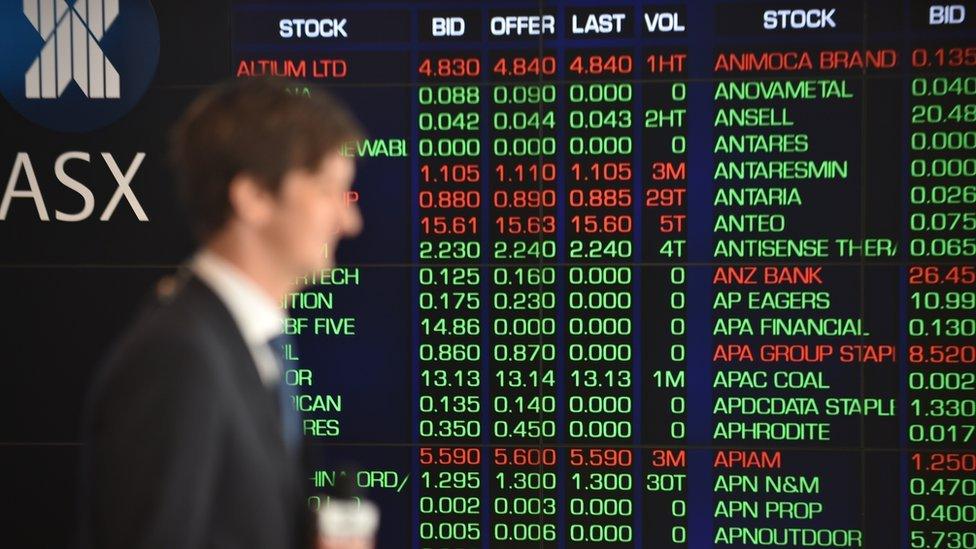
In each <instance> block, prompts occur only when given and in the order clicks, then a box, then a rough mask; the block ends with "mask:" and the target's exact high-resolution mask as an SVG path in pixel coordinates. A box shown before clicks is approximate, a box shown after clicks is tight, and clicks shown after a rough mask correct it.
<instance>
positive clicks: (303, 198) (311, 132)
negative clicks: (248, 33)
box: [172, 79, 362, 274]
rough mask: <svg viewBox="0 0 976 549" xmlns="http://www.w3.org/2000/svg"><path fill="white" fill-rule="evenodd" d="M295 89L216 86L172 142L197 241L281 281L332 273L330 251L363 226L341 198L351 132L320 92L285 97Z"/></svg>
mask: <svg viewBox="0 0 976 549" xmlns="http://www.w3.org/2000/svg"><path fill="white" fill-rule="evenodd" d="M297 86H300V84H296V83H295V82H290V81H287V80H281V79H278V80H270V79H252V80H238V81H233V82H229V83H226V84H222V85H219V86H216V87H214V88H212V89H210V90H208V91H207V92H206V93H204V94H203V95H201V96H200V97H199V98H198V99H197V100H196V101H194V103H193V104H192V105H191V106H190V107H189V109H187V111H186V113H184V115H183V116H182V118H181V119H180V120H179V121H178V122H177V124H176V127H175V128H174V131H173V136H172V137H173V139H172V155H173V161H174V164H175V166H176V169H177V172H178V174H179V176H180V184H181V191H182V193H181V194H182V195H183V199H184V202H185V204H186V206H187V209H188V210H189V213H190V216H191V221H192V222H193V225H194V229H195V231H196V233H197V236H198V237H199V238H200V239H201V241H203V242H204V243H209V242H213V241H218V240H228V239H230V240H233V241H234V242H235V243H237V244H240V245H246V246H248V248H249V253H252V254H257V255H258V256H259V257H262V258H263V259H264V260H267V261H272V262H274V263H275V266H276V268H278V269H280V270H281V271H282V272H283V273H290V274H303V273H306V272H310V271H313V270H317V269H321V268H327V267H331V266H332V259H331V258H332V257H333V255H334V250H335V244H336V243H337V242H338V240H339V239H340V238H342V237H345V236H353V235H355V234H357V233H358V232H359V230H360V228H361V225H362V221H361V219H360V216H359V210H358V208H357V207H356V206H355V205H354V204H350V203H349V202H348V201H347V196H346V192H347V191H348V190H349V188H350V186H351V185H352V180H353V175H354V172H355V166H354V163H353V161H352V159H350V158H348V157H345V156H342V155H341V154H340V148H341V146H342V144H343V143H344V142H346V141H349V140H355V139H358V138H360V136H361V135H362V132H361V130H360V127H359V125H358V123H357V122H356V121H355V119H354V118H353V116H352V115H351V114H350V113H349V111H347V110H346V109H345V108H344V107H342V106H341V105H340V104H339V103H337V102H336V101H335V100H334V99H333V98H332V97H330V96H329V95H327V94H326V93H324V92H321V91H316V90H313V91H312V92H311V96H301V95H293V94H291V93H289V92H287V91H286V88H291V89H295V88H296V87H297ZM326 250H327V251H328V254H326V253H324V252H325V251H326Z"/></svg>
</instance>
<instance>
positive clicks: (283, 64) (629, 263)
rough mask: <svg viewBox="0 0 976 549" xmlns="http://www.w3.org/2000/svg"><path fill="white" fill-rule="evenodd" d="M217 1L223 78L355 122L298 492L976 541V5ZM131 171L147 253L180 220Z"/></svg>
mask: <svg viewBox="0 0 976 549" xmlns="http://www.w3.org/2000/svg"><path fill="white" fill-rule="evenodd" d="M158 9H160V10H162V8H161V7H160V8H158ZM228 9H229V13H227V14H226V15H225V17H226V20H227V21H228V28H229V35H228V40H227V43H228V44H229V46H225V47H226V48H227V54H226V57H225V58H224V59H223V60H222V61H221V62H222V63H223V67H224V68H225V70H226V72H225V73H224V74H223V76H225V77H232V78H233V77H236V78H251V77H258V76H273V77H288V78H290V79H294V80H295V81H298V82H299V85H297V86H294V85H292V86H291V87H290V88H289V91H291V92H292V93H295V94H305V93H308V92H309V91H310V90H311V89H314V88H315V87H324V88H326V89H328V90H329V91H331V92H332V93H334V94H336V95H337V96H339V97H340V98H342V99H343V101H344V102H346V103H347V104H348V105H349V106H350V107H351V109H352V110H353V111H354V112H355V113H356V115H357V117H359V118H360V119H361V120H362V122H363V125H364V126H365V127H366V129H367V136H366V138H365V139H363V140H362V141H359V142H356V143H348V144H345V145H344V146H343V154H346V155H349V156H352V157H355V158H356V162H357V177H356V183H355V186H354V187H353V191H352V192H350V193H349V194H348V196H347V199H348V200H349V201H350V202H355V203H356V204H357V205H358V206H359V207H360V209H361V210H362V212H363V216H364V220H365V229H364V231H363V233H362V234H361V235H360V236H359V237H358V238H356V239H353V240H349V241H344V242H342V243H341V244H340V245H339V247H338V249H336V250H329V249H326V250H323V253H328V254H335V255H336V256H337V258H338V262H339V265H340V267H339V268H337V269H335V270H334V271H331V272H328V271H324V272H321V273H314V274H312V275H309V276H308V277H306V278H304V279H303V280H300V281H297V282H298V283H299V284H300V285H307V287H306V288H305V289H304V290H298V289H296V291H295V292H294V293H292V294H290V295H288V296H287V297H286V298H285V299H284V300H283V302H282V306H283V307H285V308H287V309H289V311H290V319H289V320H288V321H287V324H286V326H285V331H286V332H287V333H289V334H291V335H294V336H297V351H295V352H294V354H293V355H289V356H288V357H287V358H289V359H295V362H294V363H293V367H292V368H291V369H290V370H289V372H288V376H287V378H288V380H289V382H290V383H292V384H295V385H297V386H298V388H299V391H300V393H301V394H300V395H299V396H298V397H297V398H296V400H295V405H296V407H297V408H298V410H299V412H300V413H301V416H302V421H303V431H304V434H305V437H306V438H307V439H309V440H310V442H311V445H312V448H313V450H314V452H313V453H314V456H315V460H316V461H315V463H313V464H312V469H310V470H309V471H308V479H307V482H308V483H309V485H310V487H311V489H312V490H313V491H314V492H316V493H318V494H320V495H318V496H316V497H313V498H312V499H311V500H309V502H308V503H309V505H310V506H313V507H316V506H321V505H327V504H328V501H329V499H328V498H329V497H332V496H330V495H329V494H330V493H333V492H334V486H336V485H338V484H341V483H343V482H347V483H352V484H355V485H356V487H357V493H358V495H359V496H361V497H365V498H368V499H370V500H372V501H374V502H375V503H376V504H377V505H378V506H379V508H380V511H381V524H380V533H379V546H380V547H412V548H460V547H464V548H468V547H470V548H488V547H491V548H496V547H497V548H505V547H513V548H514V547H552V548H576V547H643V548H663V547H691V548H707V547H720V546H730V547H768V546H774V547H790V548H798V547H867V548H872V549H891V548H897V549H908V548H946V549H950V548H955V549H974V548H976V23H974V20H976V5H974V4H973V3H972V2H950V1H947V2H932V1H914V0H911V1H909V0H865V1H848V2H845V1H832V2H831V1H822V2H813V1H811V2H774V1H766V2H762V1H743V2H736V1H714V0H702V1H697V0H696V1H694V2H692V1H688V2H684V3H681V2H628V1H619V2H610V1H608V2H597V1H589V2H587V1H576V0H565V1H549V0H546V1H543V2H526V1H523V2H512V1H504V0H498V1H484V2H371V1H359V2H335V3H333V2H323V1H318V2H311V1H307V2H302V1H298V2H291V3H287V4H286V3H280V2H271V1H264V2H256V1H250V0H249V1H238V2H234V3H233V4H232V5H231V6H229V8H228ZM188 21H189V20H188ZM171 23H172V22H171ZM187 24H192V23H191V22H188V23H187ZM164 31H165V29H164ZM161 40H162V48H163V56H162V60H161V64H163V65H165V63H167V57H166V51H167V50H166V48H167V43H166V41H167V34H166V32H162V36H161ZM201 55H203V54H201ZM161 70H162V69H161ZM200 89H202V88H200ZM187 90H189V91H187ZM190 91H192V92H193V93H196V92H197V91H199V89H197V88H193V87H192V86H190V87H188V88H187V89H180V90H178V92H173V93H182V94H185V95H186V97H183V96H181V99H180V101H182V102H183V104H185V102H186V101H187V100H188V99H189V97H191V96H192V95H193V94H191V93H189V92H190ZM154 93H155V94H156V95H153V94H154ZM148 97H149V99H147V101H150V102H153V103H151V104H153V105H162V104H166V101H164V100H162V99H159V92H158V91H157V92H154V91H153V90H152V89H151V90H150V92H149V96H148ZM154 98H155V99H154ZM160 112H162V113H170V114H172V115H175V114H177V113H178V112H179V110H178V109H169V110H167V109H165V108H163V109H161V110H160ZM269 146H273V144H269ZM150 156H152V155H150ZM92 158H93V159H95V160H93V163H94V162H95V161H96V160H97V159H98V158H99V157H96V155H95V154H93V155H92ZM130 158H131V154H130V155H126V156H125V157H124V158H120V159H119V160H118V162H120V163H122V164H120V167H119V168H118V169H117V170H115V171H118V172H122V171H124V170H125V166H126V165H127V164H124V162H129V161H130V160H129V159H130ZM98 161H99V162H100V160H98ZM147 162H157V163H156V164H152V166H155V169H156V170H157V171H159V170H161V169H162V168H159V166H160V165H161V164H162V156H161V154H157V155H155V158H150V159H149V160H147ZM152 166H151V168H152ZM136 169H137V170H138V166H137V167H136ZM49 171H50V170H49ZM120 175H121V173H120ZM138 177H139V176H137V177H136V179H135V181H136V182H137V183H136V184H133V185H132V188H133V191H134V192H137V193H154V192H155V193H157V194H156V195H152V194H150V195H149V196H148V197H147V196H146V195H145V194H140V195H139V196H140V198H142V199H143V203H142V204H141V206H143V207H144V209H145V214H146V216H147V217H148V218H149V221H148V224H142V225H140V223H139V222H138V221H135V220H134V219H135V217H136V215H135V214H134V213H133V211H130V210H132V208H131V205H132V203H131V201H127V200H121V201H120V204H119V206H118V208H119V212H118V213H116V216H118V217H122V218H126V219H125V220H123V222H125V223H130V225H131V226H132V227H135V228H133V229H132V230H131V231H128V232H129V234H141V233H138V232H132V231H140V230H144V229H141V228H140V227H143V226H153V227H159V226H164V227H165V226H168V225H167V223H172V221H171V220H170V221H167V220H166V219H164V217H165V215H164V214H163V213H160V208H159V207H157V208H155V210H154V208H153V207H152V206H153V204H152V203H151V202H152V198H153V197H154V196H155V197H156V198H157V199H158V200H157V202H158V203H163V202H166V201H165V200H162V199H160V198H159V193H161V192H162V191H152V190H147V187H150V186H149V185H148V184H147V183H146V182H145V181H143V182H141V183H140V182H139V181H140V179H139V178H138ZM109 181H111V180H109ZM164 184H165V185H169V184H170V183H169V182H167V181H162V180H161V181H159V182H158V183H156V185H164ZM140 187H141V188H140ZM166 192H167V193H169V192H170V191H166ZM167 200H170V199H167ZM13 202H14V206H12V208H13V209H14V210H17V209H19V210H20V211H21V212H23V211H25V210H26V211H27V213H28V214H32V213H33V210H32V209H31V208H32V206H31V205H30V204H29V201H27V202H28V205H27V206H24V205H23V204H22V203H23V202H25V201H23V200H14V201H13ZM5 203H6V202H5ZM69 204H70V202H69ZM163 211H164V212H167V211H169V210H163ZM97 213H98V212H96V214H97ZM166 215H170V216H175V213H172V212H170V213H167V214H166ZM130 225H123V226H125V227H129V226H130ZM146 230H148V229H146ZM155 230H156V231H157V232H153V233H151V234H152V235H154V237H153V238H154V239H155V241H156V242H165V241H166V239H167V236H166V235H164V234H161V233H160V232H159V229H155ZM66 248H70V249H67V250H66V251H65V252H64V253H65V254H66V257H72V258H76V259H77V260H78V261H79V262H83V259H82V254H80V253H79V252H77V250H78V247H76V246H70V247H66ZM175 248H179V246H175V247H174V246H166V245H163V246H161V247H160V248H156V249H150V248H148V247H145V246H130V249H131V250H135V251H132V253H131V254H130V255H129V256H127V257H126V258H124V259H119V258H118V257H114V256H113V257H110V256H111V255H112V253H113V252H111V251H109V248H108V247H106V248H105V249H98V250H97V253H94V255H95V256H99V257H101V259H97V260H96V261H95V262H99V261H105V262H109V263H112V262H116V263H125V264H129V263H140V264H142V263H146V264H160V265H162V266H164V267H165V266H167V265H169V264H173V265H175V264H176V263H177V262H178V260H179V259H181V256H179V255H177V254H175V253H173V251H174V249H175ZM179 249H181V250H182V251H183V252H187V253H188V252H189V251H190V248H188V247H185V249H183V248H179ZM31 253H32V254H33V255H31V254H28V253H27V252H24V254H22V255H25V256H30V257H31V258H33V260H34V261H38V262H41V263H43V262H44V258H43V257H42V256H43V255H44V253H46V252H44V251H34V252H31ZM99 254H101V255H99ZM154 254H155V255H154ZM161 256H163V257H161ZM184 257H185V256H184Z"/></svg>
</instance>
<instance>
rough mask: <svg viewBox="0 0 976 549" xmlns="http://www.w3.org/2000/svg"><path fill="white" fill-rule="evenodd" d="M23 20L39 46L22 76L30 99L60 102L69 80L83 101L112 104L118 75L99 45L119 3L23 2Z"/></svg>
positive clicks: (112, 0) (90, 0)
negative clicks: (36, 36)
mask: <svg viewBox="0 0 976 549" xmlns="http://www.w3.org/2000/svg"><path fill="white" fill-rule="evenodd" d="M24 15H25V16H27V19H28V20H29V21H30V22H31V24H32V25H34V28H35V29H37V32H38V33H39V34H40V35H41V38H43V39H44V47H43V48H42V49H41V53H40V55H38V56H37V59H34V63H33V64H31V66H30V68H29V69H27V73H26V74H25V75H24V92H25V94H26V95H27V97H28V98H30V99H38V98H44V99H56V98H58V97H61V94H62V93H64V90H65V88H67V87H68V82H70V81H71V80H74V81H75V83H77V84H78V86H79V87H80V88H81V91H82V92H84V94H85V95H86V96H87V97H90V98H92V99H105V98H110V99H118V98H119V94H120V93H119V92H120V89H119V88H120V86H119V72H118V71H117V70H115V67H114V66H113V65H112V62H111V61H109V60H108V59H107V58H106V57H105V53H104V52H103V51H102V48H101V46H99V43H98V42H99V41H100V40H101V39H102V36H104V35H105V31H107V30H108V28H109V27H111V26H112V23H113V22H114V21H115V18H116V17H118V15H119V0H77V1H76V2H75V4H74V5H73V6H71V7H70V8H69V7H68V5H67V4H66V3H65V1H64V0H24Z"/></svg>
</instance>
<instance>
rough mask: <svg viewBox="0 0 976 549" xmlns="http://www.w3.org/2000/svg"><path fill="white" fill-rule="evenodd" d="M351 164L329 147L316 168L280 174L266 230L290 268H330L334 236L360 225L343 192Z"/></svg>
mask: <svg viewBox="0 0 976 549" xmlns="http://www.w3.org/2000/svg"><path fill="white" fill-rule="evenodd" d="M355 169H356V167H355V163H354V162H353V160H352V159H351V158H349V157H346V156H342V155H341V154H339V153H338V151H334V152H331V153H329V154H327V155H326V156H324V157H323V158H322V161H321V163H320V164H319V166H318V168H317V169H316V170H315V171H309V170H303V169H293V170H291V171H289V172H288V173H286V174H285V177H284V178H283V179H282V182H281V188H280V189H279V191H278V196H277V197H276V200H275V205H274V207H273V212H272V215H271V218H270V223H269V226H268V235H269V238H270V239H272V244H273V245H275V247H276V248H278V249H280V250H281V251H282V252H283V253H282V255H283V256H284V257H282V259H283V260H284V261H286V262H288V263H290V264H291V265H292V267H294V269H295V272H312V271H316V270H319V269H325V268H331V267H333V266H334V261H335V259H334V256H335V249H336V244H337V243H338V242H339V240H340V239H341V238H345V237H350V236H355V235H356V234H358V233H359V231H360V230H361V228H362V218H361V217H360V215H359V208H358V207H357V206H356V205H355V203H350V202H349V201H348V197H347V192H348V191H349V190H350V188H351V187H352V182H353V176H354V175H355ZM326 250H327V253H326Z"/></svg>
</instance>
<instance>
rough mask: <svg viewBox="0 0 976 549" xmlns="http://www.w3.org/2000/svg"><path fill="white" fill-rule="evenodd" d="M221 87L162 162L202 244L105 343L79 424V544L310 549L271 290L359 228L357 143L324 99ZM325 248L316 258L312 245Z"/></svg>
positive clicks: (262, 87) (277, 299)
mask: <svg viewBox="0 0 976 549" xmlns="http://www.w3.org/2000/svg"><path fill="white" fill-rule="evenodd" d="M294 85H295V84H294V83H292V82H286V81H282V80H277V81H271V80H248V81H237V82H232V83H228V84H224V85H221V86H218V87H216V88H214V89H211V90H209V91H207V92H206V93H204V94H203V95H202V96H201V97H200V98H199V99H197V100H196V101H195V102H194V103H193V104H192V105H191V106H190V107H189V109H188V110H187V112H186V113H185V114H184V115H183V117H182V118H181V119H180V120H179V121H178V123H177V125H176V128H175V130H174V133H173V142H172V152H173V158H174V163H175V167H176V169H177V172H178V174H179V176H180V183H181V191H182V195H183V198H184V200H185V204H186V206H187V209H188V211H189V214H190V218H191V221H192V222H193V225H194V227H195V229H196V232H197V235H198V237H199V238H200V241H201V243H202V245H201V247H200V249H199V250H198V251H197V253H196V254H195V255H194V256H193V257H192V258H191V259H190V260H189V262H188V264H187V265H186V266H184V267H183V268H181V269H180V271H179V272H178V274H177V276H176V277H174V280H173V281H172V282H170V283H169V284H166V285H164V286H163V290H162V291H161V294H163V295H162V296H161V297H160V298H159V300H158V303H156V304H155V305H154V306H152V307H150V309H149V310H147V311H146V312H144V313H143V314H142V315H141V316H140V317H139V318H138V319H137V320H136V321H135V322H134V324H133V325H132V327H131V329H130V330H129V331H128V332H127V333H126V334H125V335H124V336H123V337H122V338H121V340H120V341H119V343H118V344H117V345H116V346H115V348H114V349H113V351H112V353H111V354H110V356H109V358H108V360H107V361H106V364H105V365H104V367H103V368H102V370H101V371H100V373H99V375H98V376H97V378H96V381H95V384H94V386H93V388H92V392H91V394H90V395H89V402H88V406H87V410H86V418H85V426H84V433H85V446H84V459H83V464H84V467H85V474H84V476H83V478H85V482H86V486H85V487H84V491H83V493H84V494H85V495H86V496H85V497H86V505H84V511H83V517H82V538H83V546H86V547H97V548H99V549H150V548H152V549H194V548H201V549H202V548H205V547H206V548H211V547H213V548H216V547H229V548H255V549H275V548H286V549H292V548H296V549H309V548H310V547H314V544H315V542H316V540H315V521H314V518H313V517H312V516H311V515H310V513H309V511H308V510H307V508H306V506H305V493H304V486H305V485H306V481H305V479H304V478H303V477H304V475H303V466H302V454H303V452H302V448H301V447H302V437H301V429H300V425H299V418H298V415H297V412H296V411H295V408H294V404H293V403H292V400H291V398H290V393H291V387H290V386H289V385H287V384H286V383H285V380H284V375H283V362H282V346H283V345H282V344H283V342H282V339H281V338H282V328H283V320H284V312H283V311H282V310H281V306H280V303H281V298H282V296H284V295H285V294H287V293H288V292H290V291H294V289H295V288H294V286H293V284H294V283H295V279H296V277H298V276H301V275H304V274H307V273H310V272H313V271H319V270H321V269H325V268H329V267H331V266H332V265H331V264H330V261H331V258H332V257H333V255H334V251H335V246H336V243H337V242H338V240H339V239H340V238H343V237H346V236H351V235H355V234H356V233H358V232H359V230H360V226H361V220H360V217H359V212H358V210H357V208H356V207H355V206H354V205H352V204H349V203H348V202H347V201H346V192H347V191H348V190H349V189H350V186H351V184H352V180H353V173H354V165H353V161H352V160H351V159H350V158H347V157H344V156H342V155H341V154H340V152H339V151H340V147H341V145H342V143H343V142H346V141H348V140H354V139H357V138H358V137H359V136H360V129H359V126H358V124H357V123H356V122H355V120H354V119H353V117H352V116H351V115H350V113H349V112H347V111H346V110H345V109H344V108H342V107H340V106H339V105H338V104H337V103H336V102H335V101H334V100H332V99H331V98H330V97H329V96H327V95H324V94H322V93H318V92H316V93H313V94H312V96H311V97H300V96H294V95H291V94H289V93H286V91H285V88H286V87H290V86H294ZM326 250H327V251H328V253H324V251H326Z"/></svg>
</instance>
